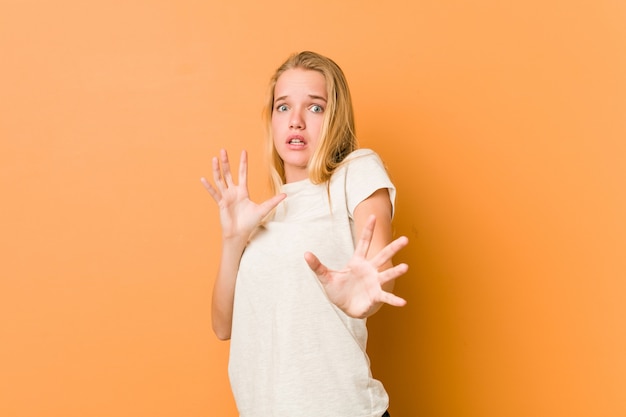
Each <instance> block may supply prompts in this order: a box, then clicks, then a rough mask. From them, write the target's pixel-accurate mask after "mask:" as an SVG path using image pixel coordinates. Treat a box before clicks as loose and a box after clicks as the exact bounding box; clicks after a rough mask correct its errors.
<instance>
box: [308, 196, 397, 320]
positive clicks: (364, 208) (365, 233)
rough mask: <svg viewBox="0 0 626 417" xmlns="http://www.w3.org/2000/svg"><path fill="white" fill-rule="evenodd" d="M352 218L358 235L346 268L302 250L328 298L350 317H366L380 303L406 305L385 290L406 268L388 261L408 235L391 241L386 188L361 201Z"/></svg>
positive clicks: (377, 307) (389, 207)
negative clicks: (337, 267)
mask: <svg viewBox="0 0 626 417" xmlns="http://www.w3.org/2000/svg"><path fill="white" fill-rule="evenodd" d="M379 217H380V219H379ZM354 220H355V227H356V231H357V234H358V236H359V237H358V240H357V242H356V247H355V250H354V255H353V257H352V259H351V260H350V261H349V262H348V265H347V266H346V268H344V269H343V270H341V271H334V270H331V269H328V268H327V267H326V266H325V265H324V264H322V263H321V262H320V260H319V259H318V258H317V257H316V256H315V255H314V254H312V253H311V252H307V253H305V255H304V257H305V260H306V262H307V263H308V265H309V267H310V268H311V269H312V270H313V272H315V274H316V275H317V277H318V279H319V280H320V282H321V283H322V286H323V287H324V290H325V291H326V295H327V296H328V298H329V299H330V301H331V302H333V303H334V304H335V305H336V306H337V307H339V308H340V309H341V310H342V311H343V312H344V313H346V314H347V315H349V316H351V317H357V318H365V317H369V316H371V315H372V314H374V313H375V312H376V311H377V310H378V309H379V308H380V306H381V304H382V303H387V304H390V305H394V306H403V305H405V304H406V301H405V300H403V299H402V298H400V297H398V296H396V295H394V294H392V293H390V292H388V290H390V289H391V287H392V286H393V280H394V279H396V278H397V277H399V276H400V275H402V274H404V273H405V272H406V271H407V270H408V266H407V265H406V264H400V265H396V266H393V264H392V262H391V258H392V257H393V255H395V254H396V253H397V252H398V251H399V250H400V249H402V248H403V247H405V246H406V245H407V243H408V239H407V238H406V237H400V238H398V239H396V240H394V241H391V236H392V230H391V203H390V201H389V194H388V191H387V190H386V189H380V190H378V191H376V192H374V193H373V194H372V195H371V196H369V197H368V198H367V199H365V200H364V201H362V202H361V203H360V204H359V205H358V206H357V207H356V209H355V211H354ZM379 221H380V229H379V225H378V222H379Z"/></svg>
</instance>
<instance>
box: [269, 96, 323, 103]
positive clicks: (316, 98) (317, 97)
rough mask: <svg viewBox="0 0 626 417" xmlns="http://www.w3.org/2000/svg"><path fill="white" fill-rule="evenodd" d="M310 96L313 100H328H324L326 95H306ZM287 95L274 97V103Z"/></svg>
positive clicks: (284, 98)
mask: <svg viewBox="0 0 626 417" xmlns="http://www.w3.org/2000/svg"><path fill="white" fill-rule="evenodd" d="M308 96H309V97H310V98H312V99H314V100H322V101H323V102H324V103H326V102H328V100H326V97H323V96H318V95H316V94H309V95H308ZM287 97H289V96H280V97H276V98H275V99H274V103H276V102H278V101H282V100H286V99H287Z"/></svg>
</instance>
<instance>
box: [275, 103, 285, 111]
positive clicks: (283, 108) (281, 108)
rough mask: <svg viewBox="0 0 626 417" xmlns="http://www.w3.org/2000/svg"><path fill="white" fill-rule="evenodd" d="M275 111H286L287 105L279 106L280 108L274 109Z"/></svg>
mask: <svg viewBox="0 0 626 417" xmlns="http://www.w3.org/2000/svg"><path fill="white" fill-rule="evenodd" d="M276 111H287V105H286V104H281V105H280V106H278V107H276Z"/></svg>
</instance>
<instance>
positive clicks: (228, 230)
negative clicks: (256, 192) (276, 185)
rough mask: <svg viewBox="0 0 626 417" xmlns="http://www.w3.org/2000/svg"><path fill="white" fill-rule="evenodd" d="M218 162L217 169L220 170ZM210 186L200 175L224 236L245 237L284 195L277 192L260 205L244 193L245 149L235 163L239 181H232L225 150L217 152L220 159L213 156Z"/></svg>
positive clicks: (245, 182)
mask: <svg viewBox="0 0 626 417" xmlns="http://www.w3.org/2000/svg"><path fill="white" fill-rule="evenodd" d="M220 162H221V169H220ZM212 168H213V181H214V182H215V186H212V185H211V184H210V183H209V181H207V179H206V178H201V181H202V184H203V185H204V187H205V188H206V189H207V191H208V192H209V194H211V197H213V200H215V202H216V203H217V205H218V207H219V212H220V223H221V225H222V236H223V238H224V239H229V238H233V237H240V238H246V239H247V238H248V237H249V236H250V234H251V233H252V231H253V230H254V229H255V227H256V226H257V225H258V224H259V223H260V222H261V220H262V219H263V218H264V217H265V216H266V215H267V214H268V213H269V212H270V211H271V210H272V209H273V208H274V207H276V205H277V204H278V203H280V202H281V201H282V200H283V199H284V198H285V195H284V194H278V195H276V196H274V197H272V198H270V199H268V200H266V201H264V202H262V203H260V204H257V203H255V202H253V201H252V200H250V195H249V193H248V183H247V178H248V158H247V154H246V151H243V152H242V153H241V159H240V162H239V176H238V180H239V184H236V183H235V181H234V180H233V176H232V173H231V169H230V163H229V161H228V154H227V153H226V151H225V150H222V151H220V158H219V160H218V158H217V157H215V158H213V167H212Z"/></svg>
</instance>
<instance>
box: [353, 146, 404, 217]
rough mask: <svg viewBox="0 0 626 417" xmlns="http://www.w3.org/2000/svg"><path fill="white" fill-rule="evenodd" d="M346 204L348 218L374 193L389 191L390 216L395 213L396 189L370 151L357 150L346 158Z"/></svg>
mask: <svg viewBox="0 0 626 417" xmlns="http://www.w3.org/2000/svg"><path fill="white" fill-rule="evenodd" d="M345 169H346V185H345V187H346V203H347V206H348V212H349V213H350V217H352V216H353V215H354V209H355V208H356V206H358V205H359V203H361V202H362V201H363V200H365V199H367V198H368V197H369V196H371V195H372V194H373V193H374V192H375V191H377V190H379V189H381V188H386V189H387V190H388V191H389V199H390V201H391V212H392V215H393V213H394V212H395V199H396V188H395V186H394V185H393V183H392V182H391V179H389V175H388V174H387V170H386V169H385V165H384V164H383V161H382V160H381V159H380V157H379V156H378V154H376V153H375V152H374V151H372V150H371V149H358V150H356V151H354V152H352V153H351V154H350V155H348V157H347V158H346V166H345Z"/></svg>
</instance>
